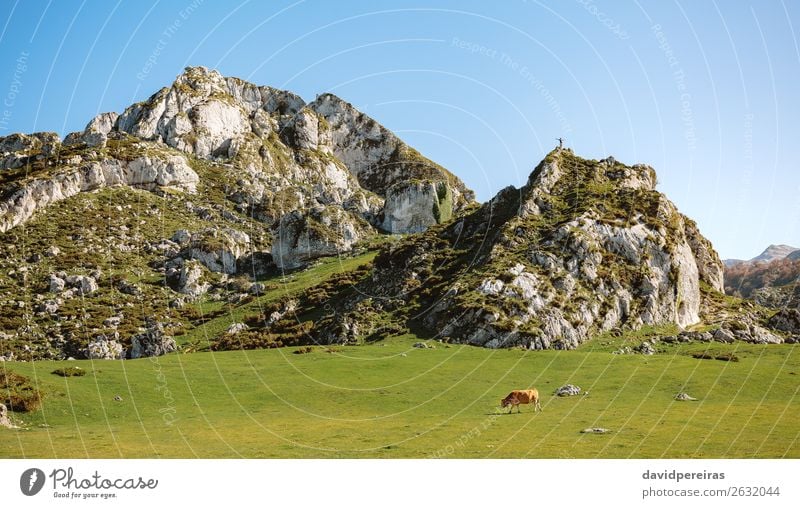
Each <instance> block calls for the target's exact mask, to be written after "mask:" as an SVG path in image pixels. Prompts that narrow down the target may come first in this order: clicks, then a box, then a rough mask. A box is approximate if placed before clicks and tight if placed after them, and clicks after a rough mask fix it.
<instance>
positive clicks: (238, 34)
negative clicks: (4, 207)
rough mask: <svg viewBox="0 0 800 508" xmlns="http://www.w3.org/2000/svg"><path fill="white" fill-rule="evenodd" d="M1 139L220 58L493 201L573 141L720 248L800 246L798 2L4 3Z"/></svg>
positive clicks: (81, 120)
mask: <svg viewBox="0 0 800 508" xmlns="http://www.w3.org/2000/svg"><path fill="white" fill-rule="evenodd" d="M0 23H2V28H1V30H2V31H1V32H0V56H2V66H0V100H2V101H3V103H2V106H0V136H1V135H6V134H8V133H11V132H18V131H22V132H32V131H56V132H59V133H60V134H62V135H63V134H65V133H67V132H70V131H74V130H80V129H82V128H83V127H84V125H85V124H86V123H87V122H88V121H89V119H91V117H92V116H94V115H95V114H97V113H98V112H103V111H117V112H120V111H122V110H123V109H124V108H125V107H126V106H127V105H129V104H130V103H132V102H135V101H139V100H143V99H145V98H146V97H148V96H149V95H150V94H152V93H153V92H155V91H156V90H158V89H159V88H161V87H163V86H167V85H169V84H170V83H171V82H172V80H173V79H174V78H175V76H176V75H178V74H179V73H180V72H181V70H182V69H183V68H184V67H185V66H187V65H204V66H207V67H211V68H216V69H218V70H219V71H220V72H222V73H223V74H225V75H233V76H239V77H241V78H245V79H247V80H250V81H253V82H255V83H258V84H265V85H271V86H275V87H279V88H286V89H289V90H292V91H294V92H295V93H298V94H300V95H301V96H303V97H304V98H305V99H306V100H309V101H310V100H313V99H314V96H315V94H317V93H321V92H327V91H330V92H333V93H335V94H337V95H339V96H341V97H342V98H344V99H346V100H348V101H350V102H352V103H353V104H355V105H356V106H357V107H359V108H360V109H362V110H363V111H364V112H366V113H367V114H369V115H371V116H372V117H374V118H375V119H377V120H378V121H380V122H381V123H383V124H384V125H385V126H387V127H388V128H390V129H392V130H393V131H395V132H397V133H399V134H400V136H401V137H403V138H404V139H405V140H406V141H408V142H409V143H410V144H411V145H412V146H415V147H417V148H418V149H419V150H420V151H421V152H423V153H424V154H426V155H427V156H429V157H430V158H431V159H433V160H435V161H437V162H439V163H441V164H443V165H444V166H446V167H447V168H449V169H451V170H452V171H453V172H455V173H456V174H458V175H459V176H460V177H461V178H462V179H463V180H464V181H465V182H466V183H467V184H468V185H469V186H470V187H471V188H473V189H475V191H476V192H477V196H478V198H479V199H480V200H486V199H488V198H490V197H491V196H492V195H493V194H494V193H495V192H496V191H497V190H499V189H500V188H502V187H505V186H506V185H509V184H513V185H517V186H519V185H521V184H522V183H524V181H525V179H526V178H527V176H528V174H529V172H530V170H531V169H532V168H533V167H534V166H535V165H536V163H537V162H538V161H539V160H540V159H541V158H542V156H543V155H544V154H545V153H546V152H547V151H549V150H550V149H552V148H553V146H554V145H555V144H556V140H555V138H556V137H559V136H561V137H564V138H565V144H566V145H567V146H569V147H572V148H573V149H574V150H575V152H576V153H578V154H579V155H582V156H585V157H590V158H603V157H606V156H608V155H614V156H615V157H616V158H617V159H618V160H620V161H623V162H626V163H634V162H644V163H647V164H650V165H652V166H653V167H655V168H656V170H657V172H658V175H659V182H660V184H659V189H660V190H661V191H663V192H665V193H666V194H667V195H668V196H669V197H670V198H671V199H672V200H673V201H674V202H675V203H676V204H677V205H678V207H679V208H680V209H681V211H683V212H684V213H685V214H687V215H689V216H691V217H693V218H694V219H695V220H697V221H698V223H699V224H700V227H701V230H702V231H703V233H704V234H705V235H706V236H707V237H709V238H710V239H711V240H712V241H713V243H714V245H715V246H716V248H717V250H718V251H719V252H720V254H721V255H722V256H723V257H726V258H728V257H737V258H750V257H753V256H755V255H756V254H758V253H759V252H760V251H761V250H762V249H763V248H764V247H766V246H767V245H768V244H770V243H788V244H792V245H795V246H798V247H800V199H798V196H799V195H800V171H798V161H799V160H800V127H798V117H799V116H800V115H798V113H800V88H799V87H798V84H799V83H800V49H799V46H800V43H798V36H800V4H798V2H788V1H785V0H775V1H772V0H759V1H756V0H752V1H717V2H714V1H689V0H681V1H666V0H662V1H638V2H637V1H635V0H634V1H632V2H617V1H610V0H577V1H569V0H562V1H536V0H527V1H524V0H504V1H492V2H489V1H465V0H459V1H455V0H454V1H444V0H442V1H379V0H378V1H375V0H373V1H366V0H365V1H344V0H343V1H335V2H334V1H325V0H306V1H302V0H300V1H297V0H294V1H291V0H290V1H283V0H281V1H255V0H252V1H247V0H235V1H213V0H176V1H170V0H161V1H159V2H154V3H152V4H148V3H147V2H138V1H137V2H133V1H127V2H123V1H100V0H87V1H77V0H76V1H50V0H41V1H37V0H24V1H16V0H2V4H1V5H0Z"/></svg>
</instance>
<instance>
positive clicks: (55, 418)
mask: <svg viewBox="0 0 800 508" xmlns="http://www.w3.org/2000/svg"><path fill="white" fill-rule="evenodd" d="M618 340H619V341H624V339H618ZM414 341H415V339H414V338H413V337H408V336H405V337H398V338H394V339H389V340H387V341H384V342H383V343H377V344H372V345H365V346H351V347H341V348H336V350H335V351H333V352H326V351H325V348H322V347H319V348H316V349H315V351H314V352H312V353H309V354H292V351H293V349H291V348H290V349H271V350H260V351H247V352H243V351H242V352H240V351H232V352H218V353H210V352H205V353H193V354H174V355H169V356H165V357H160V358H153V359H142V360H126V361H94V362H92V361H70V362H35V363H19V364H17V363H8V364H6V365H5V368H9V369H11V370H13V371H15V372H18V373H20V374H24V375H26V376H30V377H31V378H33V379H34V380H35V382H36V383H37V384H38V386H39V388H40V389H41V390H43V391H44V392H45V398H44V403H43V407H42V409H41V410H38V411H35V412H32V413H15V414H14V418H15V419H16V420H17V423H18V424H20V426H21V428H20V429H0V457H3V458H8V457H47V458H67V457H76V458H78V457H98V458H99V457H109V458H114V457H209V458H218V457H323V458H328V457H431V456H439V457H473V458H477V457H498V458H500V457H530V458H541V457H556V458H573V457H581V458H592V457H619V458H625V457H670V458H681V457H705V458H716V457H794V458H797V457H800V441H799V438H798V432H799V431H800V422H799V421H798V419H797V416H798V414H800V401H799V400H798V389H799V388H800V350H798V348H797V346H792V345H772V346H755V345H745V344H716V343H713V344H711V345H708V344H689V345H680V346H671V347H669V348H668V349H666V350H665V351H664V352H662V353H660V354H657V355H654V356H641V355H613V354H611V353H610V352H609V351H608V349H609V348H610V347H611V346H613V345H610V344H608V342H600V341H593V342H590V343H587V344H586V345H585V346H584V347H583V348H581V349H580V350H577V351H531V352H526V351H522V350H487V349H480V348H474V347H469V346H452V347H445V346H444V345H442V344H438V343H437V344H436V348H435V349H416V348H413V347H411V345H412V344H413V342H414ZM706 350H708V351H710V352H714V353H723V352H733V353H734V354H735V355H736V356H737V357H738V358H739V361H738V362H726V361H718V360H705V359H703V360H701V359H695V358H692V357H691V353H694V352H697V351H706ZM65 365H78V366H81V367H83V368H84V369H86V370H87V371H89V372H88V374H87V375H86V376H83V377H66V378H64V377H59V376H56V375H53V374H51V372H52V371H53V370H54V369H56V368H58V367H63V366H65ZM1 368H3V367H2V366H0V369H1ZM565 383H573V384H577V385H579V386H581V387H582V388H583V389H584V390H588V391H589V395H587V396H576V397H567V398H557V397H553V396H552V395H551V394H552V392H553V390H554V389H555V388H557V387H558V386H560V385H562V384H565ZM529 386H535V387H537V388H538V389H539V391H540V393H542V394H543V401H542V402H543V406H544V410H543V411H542V412H541V413H534V412H533V410H532V408H531V407H530V406H522V413H521V414H516V413H515V414H512V415H506V414H498V413H497V412H496V411H497V405H498V402H499V400H500V399H501V398H502V397H503V396H505V395H506V394H507V392H508V391H510V390H511V389H515V388H527V387H529ZM678 392H688V393H689V394H690V395H692V396H694V397H697V398H698V399H699V400H698V401H696V402H678V401H675V400H673V396H674V395H675V394H676V393H678ZM116 396H119V397H121V399H122V400H119V401H118V400H115V397H116ZM20 420H21V421H20ZM594 426H600V427H605V428H608V429H610V430H611V432H610V433H607V434H598V435H595V434H581V433H580V430H581V429H584V428H587V427H594Z"/></svg>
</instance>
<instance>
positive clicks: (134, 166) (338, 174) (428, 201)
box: [0, 67, 474, 266]
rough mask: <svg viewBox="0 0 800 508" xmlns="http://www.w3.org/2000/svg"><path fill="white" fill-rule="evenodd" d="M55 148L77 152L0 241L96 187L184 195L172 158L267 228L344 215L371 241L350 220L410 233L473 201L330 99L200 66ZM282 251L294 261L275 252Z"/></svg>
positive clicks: (9, 158) (13, 158)
mask: <svg viewBox="0 0 800 508" xmlns="http://www.w3.org/2000/svg"><path fill="white" fill-rule="evenodd" d="M53 136H54V135H50V134H47V133H40V134H34V135H30V136H25V135H13V136H8V137H6V138H0V152H2V153H3V158H2V159H0V169H2V168H18V167H22V166H23V165H24V164H26V163H28V162H30V161H31V160H34V159H35V161H36V162H42V160H43V158H46V157H48V156H50V155H52V154H53V153H54V152H55V151H56V150H55V148H56V147H58V146H59V143H60V141H59V140H58V138H57V136H55V137H53ZM64 145H67V146H70V150H71V151H73V152H76V153H75V154H72V155H71V157H70V158H68V159H67V160H59V164H61V165H62V166H63V167H61V168H59V170H58V171H56V172H54V173H55V174H52V175H51V176H49V177H48V178H46V179H45V178H41V179H38V180H33V181H31V182H28V183H26V184H25V185H24V187H23V188H21V189H19V190H18V191H17V193H15V194H14V195H13V196H11V197H10V198H9V199H7V200H5V202H3V203H0V231H7V230H8V229H10V228H12V227H14V226H16V225H19V224H20V223H22V222H24V221H25V220H27V219H28V218H29V217H30V216H31V214H33V213H35V211H36V210H37V209H39V208H41V207H42V206H47V205H48V204H51V203H54V202H57V201H60V200H62V199H66V198H69V197H71V196H74V195H75V194H77V193H78V192H85V191H88V190H95V189H99V188H102V187H105V186H112V185H131V186H137V187H142V188H146V189H149V190H155V189H157V188H159V187H177V188H181V189H184V190H186V191H189V192H194V191H195V189H196V185H197V183H198V177H197V175H196V174H195V173H194V171H192V170H191V168H189V166H188V164H187V162H186V159H185V158H184V157H182V156H179V155H169V152H170V151H172V150H174V151H176V152H184V153H188V154H191V155H193V156H196V157H199V158H204V159H208V160H209V161H213V162H215V163H218V164H217V165H214V166H213V167H214V169H215V170H220V169H221V168H224V169H223V171H224V172H227V173H228V174H230V175H231V177H232V179H234V181H232V182H231V185H230V186H226V193H227V198H228V199H230V200H231V201H233V202H234V203H235V204H236V205H237V208H239V211H244V210H245V209H249V210H248V211H249V212H250V213H252V214H253V216H254V217H256V218H257V219H258V220H261V221H263V222H265V223H266V226H267V227H268V228H270V229H273V228H275V227H276V226H277V225H278V223H279V222H280V221H281V218H282V217H284V216H286V215H287V214H289V213H291V212H294V211H298V210H299V211H302V213H303V214H307V213H308V212H306V211H305V210H306V209H308V208H314V207H317V206H322V207H323V208H327V207H331V208H332V209H333V208H340V209H343V210H345V211H346V212H347V213H348V214H352V217H348V218H347V219H346V220H344V219H341V220H340V219H336V220H335V222H339V223H341V224H343V227H342V228H341V231H342V233H343V234H346V235H350V236H358V237H359V238H361V239H364V238H366V237H367V236H369V235H370V234H375V233H376V232H377V231H375V230H374V229H373V230H371V231H370V230H369V229H366V230H364V229H361V228H360V227H359V228H355V227H348V226H344V224H351V225H352V224H355V223H356V222H360V221H365V222H367V223H369V224H370V225H371V226H372V227H373V228H381V227H382V228H384V229H386V230H388V231H392V232H396V233H410V232H419V231H423V230H425V229H426V228H428V227H430V226H431V225H433V224H437V223H441V222H443V221H446V220H448V219H449V218H450V216H451V215H452V213H453V212H454V211H457V210H459V209H460V208H462V207H463V206H464V205H465V204H466V203H468V202H470V201H472V200H473V199H474V197H473V193H472V192H471V191H470V190H469V189H467V188H466V187H465V186H464V184H463V182H461V181H460V180H459V179H458V178H456V177H455V176H454V175H452V174H450V173H449V172H447V171H446V170H445V169H444V168H441V167H440V166H438V165H436V164H435V163H433V162H431V161H429V160H428V159H426V158H424V157H423V156H421V155H420V154H419V153H417V152H416V151H415V150H413V149H412V148H410V147H408V146H407V145H406V144H405V143H403V142H402V141H401V140H400V139H399V138H398V137H397V136H395V135H394V134H393V133H391V132H390V131H388V130H387V129H385V128H384V127H382V126H381V125H380V124H378V123H377V122H376V121H375V120H373V119H371V118H369V117H368V116H366V115H364V114H362V113H361V112H359V111H357V110H356V109H355V108H353V107H352V106H351V105H350V104H348V103H346V102H345V101H342V100H341V99H339V98H337V97H335V96H333V95H330V94H324V95H322V96H320V97H318V99H317V100H316V101H314V102H313V103H311V104H308V105H307V104H306V103H305V102H304V101H303V100H302V99H301V98H300V97H298V96H296V95H294V94H292V93H290V92H286V91H282V90H277V89H274V88H270V87H264V86H256V85H254V84H252V83H248V82H246V81H243V80H241V79H238V78H225V77H223V76H221V75H220V74H219V73H218V72H217V71H214V70H209V69H206V68H204V67H189V68H186V69H185V71H184V73H183V74H181V75H180V76H178V77H177V79H176V80H175V82H174V83H173V84H172V85H171V86H170V87H167V88H163V89H161V90H159V91H158V92H156V93H155V94H153V95H152V96H151V97H150V98H148V99H147V100H146V101H144V102H140V103H137V104H134V105H132V106H130V107H128V108H127V109H126V110H125V111H124V112H123V113H122V114H121V115H117V114H116V113H103V114H101V115H98V116H97V117H95V118H94V119H92V120H91V121H90V122H89V123H88V124H87V126H86V128H85V129H84V130H83V131H82V132H76V133H71V134H70V135H68V136H67V139H65V141H64ZM167 147H169V148H167ZM81 150H83V152H81ZM153 154H160V155H157V156H156V155H153ZM137 155H140V156H138V157H137ZM106 156H108V157H118V158H119V159H120V160H114V159H111V158H108V157H107V158H105V159H103V157H106ZM32 158H33V159H32ZM123 159H124V160H123ZM84 161H87V163H85V164H84V165H83V166H82V165H81V164H82V163H84ZM233 168H235V170H234V169H233ZM412 181H414V182H420V183H418V184H416V185H409V182H412ZM390 189H391V190H390ZM312 216H313V214H312ZM325 227H327V226H325ZM356 229H358V231H357V232H356ZM312 236H313V235H312ZM334 243H335V244H336V245H337V248H338V249H350V248H352V246H353V245H355V242H353V241H351V239H350V238H343V239H341V241H337V242H334ZM330 245H331V244H330V242H320V241H311V242H309V243H308V244H307V245H306V247H308V248H310V249H313V248H315V247H320V249H321V250H320V251H319V252H314V251H313V250H308V249H301V250H302V252H303V254H302V257H303V259H304V260H305V261H302V262H301V261H300V260H297V259H295V260H288V259H287V266H288V265H291V266H300V265H301V264H302V263H304V262H308V261H309V260H311V259H314V258H315V257H319V256H323V255H329V254H330V252H331V247H330ZM284 247H285V245H283V244H282V245H281V248H284ZM290 252H300V251H299V250H296V249H294V248H291V249H288V250H286V249H284V250H283V253H284V254H287V255H288V254H289V253H290Z"/></svg>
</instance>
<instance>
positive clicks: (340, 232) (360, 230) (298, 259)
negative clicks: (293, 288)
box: [272, 206, 370, 269]
mask: <svg viewBox="0 0 800 508" xmlns="http://www.w3.org/2000/svg"><path fill="white" fill-rule="evenodd" d="M369 234H370V228H369V225H368V224H367V223H366V222H364V221H363V220H360V219H359V218H357V217H355V216H354V215H353V214H350V213H348V212H346V211H345V210H343V209H341V208H339V207H336V206H329V207H315V208H312V209H310V210H308V211H306V212H299V211H296V212H292V213H289V214H286V215H284V216H283V217H282V218H281V220H280V222H279V223H278V225H277V227H276V228H275V230H274V232H273V243H272V257H273V259H274V261H275V264H276V265H277V266H278V268H281V269H293V268H298V267H300V266H303V265H304V264H306V263H308V261H309V260H311V259H314V258H316V257H320V256H335V255H339V254H341V253H343V252H347V251H349V250H350V249H351V248H352V247H353V245H355V244H356V243H357V242H358V241H360V240H362V239H364V238H365V237H366V236H367V235H369Z"/></svg>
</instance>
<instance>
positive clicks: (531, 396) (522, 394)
mask: <svg viewBox="0 0 800 508" xmlns="http://www.w3.org/2000/svg"><path fill="white" fill-rule="evenodd" d="M520 404H533V412H534V413H535V412H536V410H537V409H538V410H539V411H541V410H542V405H541V404H539V390H537V389H536V388H533V389H532V390H514V391H513V392H511V393H509V394H508V396H507V397H506V398H505V399H503V400H501V401H500V405H501V406H502V407H507V406H511V407H510V408H509V410H508V412H509V413H511V411H513V410H514V408H515V407H516V408H517V413H519V412H520V409H519V405H520Z"/></svg>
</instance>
